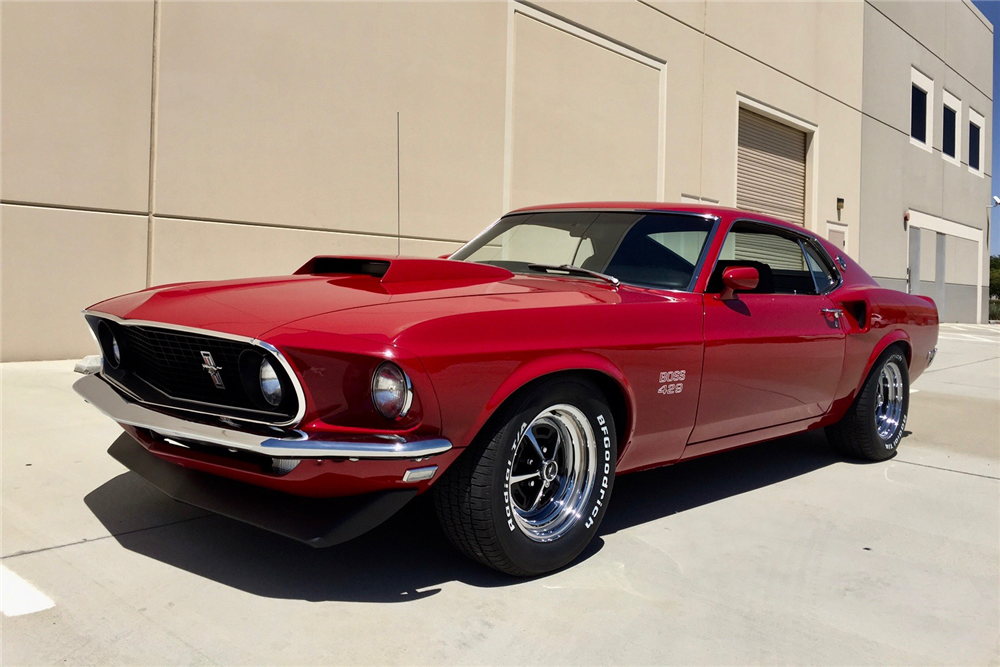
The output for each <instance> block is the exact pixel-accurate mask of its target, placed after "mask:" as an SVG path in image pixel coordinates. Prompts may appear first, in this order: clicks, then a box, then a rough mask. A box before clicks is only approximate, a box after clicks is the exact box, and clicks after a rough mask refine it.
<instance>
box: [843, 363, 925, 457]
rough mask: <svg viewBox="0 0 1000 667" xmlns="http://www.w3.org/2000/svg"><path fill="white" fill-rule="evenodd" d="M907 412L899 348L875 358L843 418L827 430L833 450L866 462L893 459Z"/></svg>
mask: <svg viewBox="0 0 1000 667" xmlns="http://www.w3.org/2000/svg"><path fill="white" fill-rule="evenodd" d="M909 408H910V374H909V368H908V366H907V364H906V357H905V356H903V352H902V350H900V348H899V346H897V345H892V346H890V347H888V348H887V349H886V350H885V352H883V353H882V355H881V356H880V357H879V358H878V360H877V361H876V362H875V365H874V366H873V368H872V371H871V373H870V374H869V376H868V378H867V379H866V380H865V384H864V386H863V387H862V388H861V392H860V393H859V394H858V396H857V398H855V399H854V403H853V404H851V407H850V408H849V409H848V410H847V413H846V414H845V415H844V417H843V418H842V419H841V420H840V421H839V422H837V423H836V424H834V425H833V426H830V427H828V428H827V436H828V438H829V440H830V442H831V443H832V444H833V446H834V447H835V448H836V449H837V450H838V451H840V452H842V453H843V454H846V455H848V456H852V457H854V458H859V459H867V460H869V461H884V460H886V459H889V458H892V457H893V456H895V455H896V449H897V448H898V447H899V442H900V440H902V438H903V432H904V431H905V429H906V417H907V413H908V412H909Z"/></svg>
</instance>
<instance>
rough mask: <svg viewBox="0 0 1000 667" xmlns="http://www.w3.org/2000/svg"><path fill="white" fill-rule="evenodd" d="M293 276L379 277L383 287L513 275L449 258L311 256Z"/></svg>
mask: <svg viewBox="0 0 1000 667" xmlns="http://www.w3.org/2000/svg"><path fill="white" fill-rule="evenodd" d="M295 274H296V275H302V274H310V275H355V276H372V277H374V278H379V279H380V280H381V282H382V284H383V285H384V284H389V283H409V282H427V281H441V280H447V281H462V282H465V283H485V282H498V281H501V280H507V279H508V278H511V277H512V276H513V275H514V274H513V273H511V272H510V271H508V270H507V269H502V268H500V267H499V266H490V265H488V264H475V263H472V262H459V261H454V260H450V259H417V258H408V257H396V258H392V259H389V258H380V257H329V256H324V255H320V256H318V257H313V258H312V259H311V260H309V261H308V262H306V263H305V265H304V266H303V267H302V268H301V269H299V270H298V271H296V272H295Z"/></svg>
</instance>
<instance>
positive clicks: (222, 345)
mask: <svg viewBox="0 0 1000 667" xmlns="http://www.w3.org/2000/svg"><path fill="white" fill-rule="evenodd" d="M122 333H123V335H124V338H125V340H124V341H123V343H124V348H125V349H124V350H123V355H124V356H125V358H126V359H128V360H129V365H130V370H131V371H132V373H133V374H134V375H136V376H137V377H139V378H141V379H142V380H144V381H146V382H148V383H149V384H151V385H152V386H153V387H155V388H157V389H159V390H160V391H162V392H163V393H165V394H167V395H168V396H170V397H172V398H177V399H183V400H188V401H199V402H203V403H213V404H217V405H227V406H232V407H236V408H245V409H254V408H255V407H256V406H255V405H254V404H253V402H252V401H251V400H250V396H249V395H248V394H247V392H246V390H245V389H244V388H243V382H242V380H241V378H240V371H239V359H240V354H242V353H243V351H244V350H247V349H250V348H252V347H253V346H252V345H250V344H249V343H242V342H239V341H234V340H227V339H225V338H215V337H212V336H201V335H198V334H190V333H182V332H178V331H171V330H169V329H157V328H154V327H145V326H126V327H122ZM202 352H209V353H211V355H212V359H213V360H214V361H215V365H216V366H220V367H221V370H220V371H219V374H220V375H221V376H222V380H223V385H224V387H223V388H221V389H220V388H218V387H216V386H215V383H214V382H213V381H212V376H211V374H210V373H209V372H208V370H206V369H205V368H204V367H203V366H202V364H204V363H205V362H204V359H203V358H202Z"/></svg>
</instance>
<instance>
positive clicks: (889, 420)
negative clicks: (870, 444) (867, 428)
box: [875, 361, 906, 441]
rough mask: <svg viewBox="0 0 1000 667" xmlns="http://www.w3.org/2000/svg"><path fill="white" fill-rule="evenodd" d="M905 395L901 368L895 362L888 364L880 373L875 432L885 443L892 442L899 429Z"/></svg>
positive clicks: (876, 397)
mask: <svg viewBox="0 0 1000 667" xmlns="http://www.w3.org/2000/svg"><path fill="white" fill-rule="evenodd" d="M905 394H906V387H905V385H904V384H903V373H902V372H901V371H900V369H899V366H898V365H897V364H896V362H895V361H888V362H886V364H885V365H884V366H882V370H881V372H880V373H879V378H878V389H877V392H876V394H875V430H876V431H877V432H878V437H880V438H882V440H884V441H888V440H890V439H891V438H892V436H893V435H895V433H896V430H897V429H898V428H899V425H900V419H901V418H902V416H903V398H904V396H905Z"/></svg>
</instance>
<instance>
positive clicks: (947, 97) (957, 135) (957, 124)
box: [941, 90, 962, 165]
mask: <svg viewBox="0 0 1000 667" xmlns="http://www.w3.org/2000/svg"><path fill="white" fill-rule="evenodd" d="M942 92H943V95H944V106H942V108H941V129H942V133H941V154H942V155H943V156H944V159H945V160H947V161H948V162H951V163H952V164H957V165H960V164H961V161H960V160H961V156H960V155H959V151H960V147H961V145H962V102H961V101H960V100H959V99H958V98H957V97H955V96H954V95H952V94H951V93H949V92H948V91H947V90H945V91H942Z"/></svg>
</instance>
